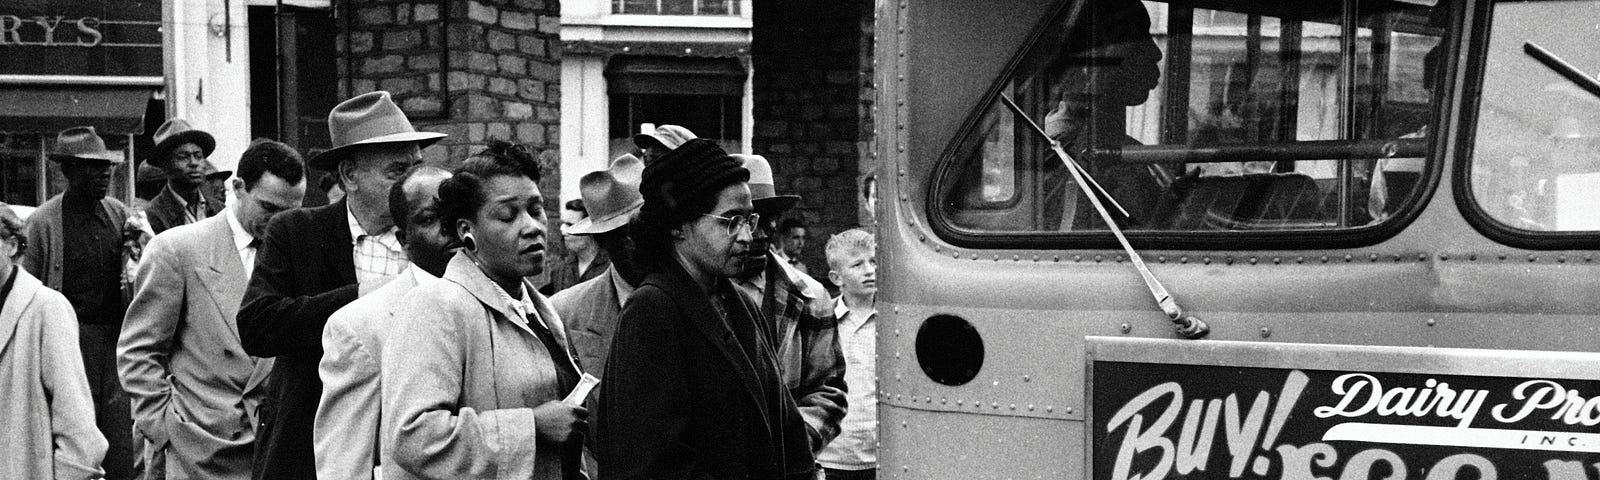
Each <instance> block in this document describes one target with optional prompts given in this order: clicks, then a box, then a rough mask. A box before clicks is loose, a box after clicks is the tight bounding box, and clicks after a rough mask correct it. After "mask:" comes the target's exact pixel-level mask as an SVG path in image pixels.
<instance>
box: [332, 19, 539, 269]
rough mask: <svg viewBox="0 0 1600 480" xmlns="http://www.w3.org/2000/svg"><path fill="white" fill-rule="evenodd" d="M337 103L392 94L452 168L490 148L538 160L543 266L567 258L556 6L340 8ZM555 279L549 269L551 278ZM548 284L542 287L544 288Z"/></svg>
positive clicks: (432, 154)
mask: <svg viewBox="0 0 1600 480" xmlns="http://www.w3.org/2000/svg"><path fill="white" fill-rule="evenodd" d="M335 4H336V5H338V7H337V8H338V9H339V11H338V12H337V14H338V15H340V16H341V19H340V29H341V30H342V33H341V35H340V36H339V42H340V44H339V45H338V50H339V52H340V55H341V58H340V60H341V61H340V62H338V63H339V75H340V79H341V80H342V81H341V82H340V92H339V93H340V98H341V99H343V98H349V97H351V96H354V95H358V94H361V93H366V92H370V91H374V90H386V91H388V92H389V93H390V94H392V95H393V96H394V100H395V102H396V103H398V104H399V105H400V108H401V109H402V110H404V111H405V112H406V115H407V116H408V117H409V118H410V119H411V121H412V124H414V125H415V126H416V128H417V129H418V130H425V131H433V132H441V133H446V134H449V135H450V136H449V137H447V138H445V139H444V140H441V141H440V142H439V143H438V144H436V146H434V147H430V148H428V149H426V150H423V155H424V156H425V157H426V159H427V161H428V162H431V163H436V164H441V165H446V166H453V165H456V164H458V163H459V162H461V161H462V160H464V159H466V158H467V156H469V155H471V154H472V153H474V152H477V151H478V150H481V149H482V147H483V145H484V144H485V143H486V142H487V140H488V139H491V138H495V139H502V140H507V141H511V142H514V143H518V144H522V145H526V146H527V147H528V148H529V149H530V150H532V151H535V152H542V153H540V154H539V158H540V160H541V163H542V164H543V168H542V170H543V172H544V178H543V179H542V181H541V182H540V185H539V187H540V190H541V192H542V193H543V195H544V197H545V198H546V199H549V201H547V202H545V211H546V213H547V215H548V217H549V219H550V229H549V234H548V235H547V236H546V238H547V239H548V241H547V243H546V246H547V247H549V248H551V249H552V250H551V252H550V253H551V254H550V255H548V256H547V257H548V258H550V259H556V258H559V257H561V256H562V253H563V252H561V249H562V248H561V241H560V238H561V237H560V233H559V231H558V230H557V227H558V226H559V225H560V220H559V218H560V213H561V210H560V208H561V206H560V205H558V202H556V201H555V199H558V198H560V185H561V178H560V169H559V168H556V162H558V161H559V159H560V155H559V153H558V152H557V151H556V148H557V147H558V146H559V145H560V135H561V128H560V121H561V113H560V105H561V85H560V81H561V40H560V33H561V6H560V2H559V1H558V0H431V1H430V0H343V1H339V2H335ZM546 270H547V271H548V270H550V268H546ZM541 281H542V280H541Z"/></svg>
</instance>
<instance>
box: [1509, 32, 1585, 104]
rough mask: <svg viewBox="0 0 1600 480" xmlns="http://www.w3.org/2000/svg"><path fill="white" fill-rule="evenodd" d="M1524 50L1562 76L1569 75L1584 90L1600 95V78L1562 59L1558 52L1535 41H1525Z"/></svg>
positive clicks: (1569, 78)
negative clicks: (1597, 78)
mask: <svg viewBox="0 0 1600 480" xmlns="http://www.w3.org/2000/svg"><path fill="white" fill-rule="evenodd" d="M1522 51H1523V52H1524V53H1527V54H1528V56H1530V57H1533V58H1534V59H1535V60H1538V61H1539V63H1543V64H1544V66H1546V67H1549V68H1550V69H1551V70H1555V71H1556V73H1559V74H1561V76H1563V77H1567V80H1570V81H1572V83H1576V84H1578V86H1579V87H1583V89H1584V90H1588V91H1589V94H1591V95H1594V96H1596V97H1600V80H1596V79H1595V78H1594V77H1591V76H1589V74H1586V73H1583V70H1579V69H1578V67H1575V66H1573V65H1572V64H1571V63H1567V61H1566V60H1562V59H1561V57H1557V56H1556V54H1554V53H1550V51H1549V50H1545V49H1544V47H1541V46H1538V45H1535V44H1534V43H1533V42H1524V43H1523V44H1522Z"/></svg>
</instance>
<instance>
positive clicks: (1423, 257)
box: [1417, 253, 1477, 262]
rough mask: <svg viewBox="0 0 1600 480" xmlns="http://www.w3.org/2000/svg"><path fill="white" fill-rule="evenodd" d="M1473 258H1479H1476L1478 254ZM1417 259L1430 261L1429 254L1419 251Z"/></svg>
mask: <svg viewBox="0 0 1600 480" xmlns="http://www.w3.org/2000/svg"><path fill="white" fill-rule="evenodd" d="M1473 260H1477V258H1476V255H1474V258H1473ZM1417 261H1419V262H1426V261H1428V254H1426V253H1419V254H1417Z"/></svg>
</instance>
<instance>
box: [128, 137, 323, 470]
mask: <svg viewBox="0 0 1600 480" xmlns="http://www.w3.org/2000/svg"><path fill="white" fill-rule="evenodd" d="M239 172H240V175H239V178H235V179H233V183H234V192H235V193H236V194H237V197H236V201H235V202H234V205H233V206H232V207H231V208H228V209H227V210H225V211H223V212H221V214H220V215H217V216H213V217H211V218H207V219H203V220H200V221H198V222H195V223H193V224H190V225H180V226H177V227H174V228H172V229H169V230H167V232H166V233H164V234H161V235H158V236H156V237H155V238H154V239H153V240H151V242H150V245H149V246H148V247H147V248H146V249H145V254H144V258H143V260H142V261H141V262H139V270H138V274H137V276H136V278H137V280H136V282H135V284H136V285H137V289H136V292H135V293H134V296H133V303H131V304H130V305H128V316H127V320H126V321H125V322H124V323H123V327H122V337H121V339H120V340H119V342H118V345H117V366H118V370H119V371H120V372H121V373H122V386H123V388H125V389H126V390H127V391H128V393H129V395H131V396H132V397H133V410H134V425H135V426H136V427H137V429H138V433H139V435H140V436H142V437H144V439H145V452H144V460H145V463H144V464H145V466H146V467H145V472H146V478H196V479H199V478H206V479H213V478H214V479H235V480H244V479H248V478H250V454H251V447H252V446H253V443H254V440H255V437H256V435H255V426H256V422H255V415H256V408H257V406H259V405H260V403H261V401H262V399H264V398H265V397H266V393H265V391H264V387H265V385H264V384H263V382H264V381H265V380H266V379H267V373H268V372H270V371H271V370H272V360H271V359H257V358H254V357H251V356H248V355H245V353H244V349H243V348H242V347H241V346H240V344H239V335H238V334H237V333H235V331H236V329H235V327H234V323H233V322H234V316H235V314H236V313H237V312H238V311H239V301H240V300H241V299H243V298H244V292H245V285H246V284H247V283H248V282H249V281H250V271H251V270H252V269H253V268H254V267H255V257H256V250H257V246H258V245H259V244H260V242H259V241H258V239H259V238H261V235H262V234H264V233H265V230H266V226H267V222H268V220H270V219H271V218H272V217H273V216H274V215H276V214H278V213H280V212H284V211H288V210H291V209H295V208H299V207H300V202H301V201H302V200H303V199H304V198H305V193H306V181H305V162H304V161H303V160H301V158H300V154H299V152H296V151H295V150H294V149H293V148H290V147H289V146H288V145H284V144H282V143H279V142H275V141H271V140H257V141H256V142H254V143H252V144H251V145H250V147H249V148H247V149H246V150H245V151H244V154H243V155H242V156H241V158H240V160H239ZM163 473H165V475H163Z"/></svg>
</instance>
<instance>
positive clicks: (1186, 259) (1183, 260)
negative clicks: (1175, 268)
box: [1178, 255, 1189, 263]
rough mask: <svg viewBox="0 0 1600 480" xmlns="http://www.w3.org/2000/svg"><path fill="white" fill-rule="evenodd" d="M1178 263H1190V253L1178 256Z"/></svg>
mask: <svg viewBox="0 0 1600 480" xmlns="http://www.w3.org/2000/svg"><path fill="white" fill-rule="evenodd" d="M1178 263H1189V256H1188V255H1184V256H1181V257H1178Z"/></svg>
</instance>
